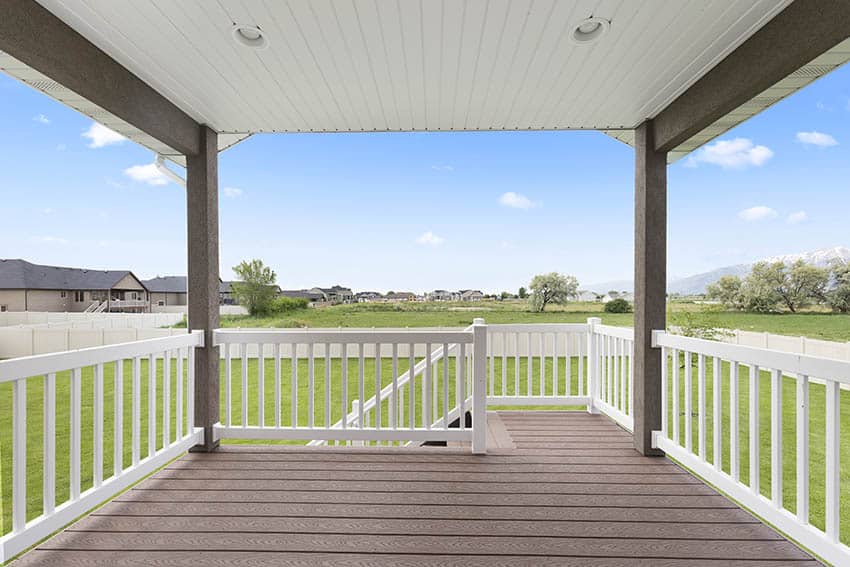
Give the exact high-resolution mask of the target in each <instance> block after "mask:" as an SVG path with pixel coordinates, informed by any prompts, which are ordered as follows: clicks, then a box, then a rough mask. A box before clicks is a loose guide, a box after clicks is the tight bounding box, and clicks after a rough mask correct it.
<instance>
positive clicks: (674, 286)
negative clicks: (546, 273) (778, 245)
mask: <svg viewBox="0 0 850 567" xmlns="http://www.w3.org/2000/svg"><path fill="white" fill-rule="evenodd" d="M797 260H803V261H804V262H806V263H807V264H814V265H815V266H818V267H821V268H825V267H827V266H829V265H830V264H831V263H832V262H835V261H839V262H844V263H850V248H847V247H846V246H834V247H832V248H821V249H820V250H813V251H811V252H802V253H798V254H785V255H782V256H771V257H769V258H764V259H763V261H765V262H784V263H786V264H792V263H794V262H796V261H797ZM752 267H753V264H735V265H734V266H724V267H722V268H717V269H714V270H711V271H709V272H703V273H701V274H695V275H693V276H688V277H685V278H676V279H671V280H669V281H668V282H667V292H668V293H678V294H681V295H698V294H702V293H705V288H706V286H707V285H708V284H711V283H714V282H716V281H717V280H719V279H720V278H721V277H723V276H739V277H745V276H746V275H747V274H749V273H750V270H751V269H752ZM582 289H588V290H591V291H595V292H597V293H605V292H607V291H609V290H613V289H615V290H618V291H632V290H633V289H634V282H633V281H632V280H620V281H610V282H602V283H597V284H590V285H586V286H582Z"/></svg>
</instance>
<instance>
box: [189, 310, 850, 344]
mask: <svg viewBox="0 0 850 567" xmlns="http://www.w3.org/2000/svg"><path fill="white" fill-rule="evenodd" d="M669 309H670V312H671V318H675V317H676V315H677V314H678V313H682V312H690V313H695V314H696V318H697V320H701V319H704V320H706V321H710V322H711V324H712V325H714V326H718V327H724V328H727V329H740V330H742V331H759V332H765V331H766V332H770V333H776V334H780V335H791V336H806V337H809V338H814V339H823V340H829V341H850V315H846V314H836V313H829V312H825V311H823V310H812V311H808V312H804V313H775V314H761V313H742V312H738V311H721V312H716V311H714V310H713V309H709V308H707V307H706V306H704V305H700V304H696V303H693V302H685V301H675V302H671V303H670V306H669ZM476 317H483V318H484V319H485V320H486V321H487V322H488V323H493V324H496V323H584V322H585V321H587V318H588V317H601V318H602V322H603V323H605V324H606V325H616V326H625V327H630V326H631V325H632V320H633V315H632V314H631V313H624V314H611V313H604V312H603V311H602V304H600V303H579V302H575V303H568V304H566V305H555V306H551V307H547V308H546V311H545V312H544V313H535V312H532V311H529V307H528V303H526V302H523V301H481V302H475V303H474V304H473V305H470V304H469V303H445V302H435V303H427V302H423V303H416V302H414V303H397V304H392V303H361V304H355V305H336V306H331V307H319V308H314V309H302V310H300V311H297V312H294V313H292V314H288V315H284V316H278V317H260V318H255V317H248V316H225V317H222V320H221V324H222V326H223V327H282V328H291V327H367V328H368V327H465V326H468V325H470V324H471V323H472V320H473V319H474V318H476ZM184 325H185V323H184Z"/></svg>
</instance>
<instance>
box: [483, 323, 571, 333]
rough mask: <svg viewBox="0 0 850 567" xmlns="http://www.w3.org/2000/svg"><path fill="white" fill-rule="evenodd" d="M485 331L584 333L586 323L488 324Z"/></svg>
mask: <svg viewBox="0 0 850 567" xmlns="http://www.w3.org/2000/svg"><path fill="white" fill-rule="evenodd" d="M487 329H488V330H489V331H491V332H495V333H586V332H587V323H507V324H505V323H502V324H499V323H497V324H495V325H491V324H489V323H488V324H487Z"/></svg>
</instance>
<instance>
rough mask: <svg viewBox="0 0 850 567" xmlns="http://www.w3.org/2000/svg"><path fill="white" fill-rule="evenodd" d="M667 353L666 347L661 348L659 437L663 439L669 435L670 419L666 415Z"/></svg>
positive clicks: (667, 395) (667, 385) (667, 394)
mask: <svg viewBox="0 0 850 567" xmlns="http://www.w3.org/2000/svg"><path fill="white" fill-rule="evenodd" d="M668 356H669V352H668V351H667V347H661V435H662V436H664V437H668V436H669V435H670V433H669V432H670V424H669V421H670V418H669V415H668V413H667V412H668V408H669V401H668V398H669V397H670V395H669V393H668V391H667V388H668V387H669V384H668V383H669V381H670V376H669V374H670V373H669V371H668V369H667V368H668V364H669V360H668Z"/></svg>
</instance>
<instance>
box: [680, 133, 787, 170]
mask: <svg viewBox="0 0 850 567" xmlns="http://www.w3.org/2000/svg"><path fill="white" fill-rule="evenodd" d="M772 157H773V150H771V149H770V148H768V147H767V146H758V145H756V144H754V143H753V141H752V140H750V139H748V138H735V139H734V140H718V141H716V142H714V143H713V144H709V145H708V146H705V147H704V148H702V149H700V150H698V151H697V152H696V153H694V154H693V155H691V156H690V157H689V158H688V161H687V162H686V164H685V165H687V166H689V167H696V166H697V165H698V164H699V163H710V164H714V165H719V166H720V167H722V168H723V169H742V168H745V167H749V166H759V165H764V164H765V163H767V160H769V159H770V158H772Z"/></svg>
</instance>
